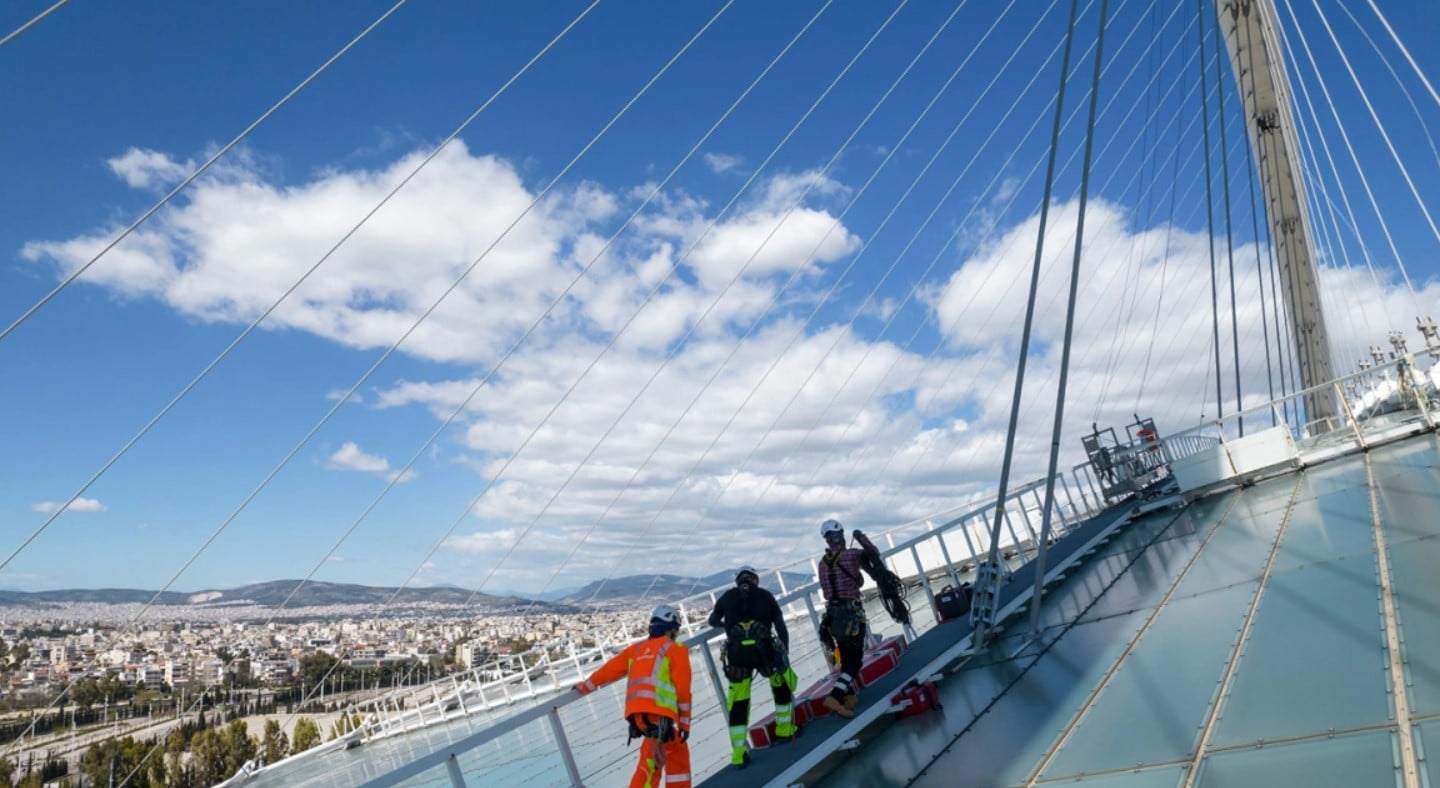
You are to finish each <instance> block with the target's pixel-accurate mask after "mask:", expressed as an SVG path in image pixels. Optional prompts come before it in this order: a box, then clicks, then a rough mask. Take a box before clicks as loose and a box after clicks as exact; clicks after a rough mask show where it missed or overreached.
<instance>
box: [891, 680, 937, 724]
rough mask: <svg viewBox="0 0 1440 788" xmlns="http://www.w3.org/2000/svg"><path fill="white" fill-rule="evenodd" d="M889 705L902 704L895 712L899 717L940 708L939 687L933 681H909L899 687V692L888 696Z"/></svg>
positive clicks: (911, 715)
mask: <svg viewBox="0 0 1440 788" xmlns="http://www.w3.org/2000/svg"><path fill="white" fill-rule="evenodd" d="M890 705H891V706H902V705H903V708H901V709H900V710H899V711H898V712H896V714H897V715H898V716H901V717H913V716H915V715H916V714H923V713H925V712H927V711H929V710H931V709H938V708H940V689H939V688H938V687H936V686H935V682H933V681H927V682H924V683H920V682H918V681H911V682H910V683H908V684H906V685H905V686H903V687H901V688H900V691H899V692H897V693H895V694H894V695H891V696H890Z"/></svg>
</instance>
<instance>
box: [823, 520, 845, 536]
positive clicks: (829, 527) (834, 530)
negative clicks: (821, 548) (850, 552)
mask: <svg viewBox="0 0 1440 788" xmlns="http://www.w3.org/2000/svg"><path fill="white" fill-rule="evenodd" d="M831 534H834V535H835V536H838V537H840V538H841V539H842V540H843V539H844V538H845V526H843V525H841V524H840V521H839V520H826V521H825V522H823V523H821V524H820V535H821V536H823V537H825V538H826V539H827V540H828V539H830V537H831Z"/></svg>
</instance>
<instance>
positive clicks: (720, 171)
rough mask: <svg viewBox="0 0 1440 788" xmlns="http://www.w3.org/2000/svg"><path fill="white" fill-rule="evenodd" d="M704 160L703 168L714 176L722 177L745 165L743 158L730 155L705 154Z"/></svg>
mask: <svg viewBox="0 0 1440 788" xmlns="http://www.w3.org/2000/svg"><path fill="white" fill-rule="evenodd" d="M704 158H705V166H707V167H709V168H710V171H711V172H713V173H715V174H716V175H724V174H725V173H727V172H730V171H731V170H734V169H736V168H738V167H740V166H741V165H743V164H744V163H745V157H744V156H738V155H735V154H730V153H706V154H705V156H704Z"/></svg>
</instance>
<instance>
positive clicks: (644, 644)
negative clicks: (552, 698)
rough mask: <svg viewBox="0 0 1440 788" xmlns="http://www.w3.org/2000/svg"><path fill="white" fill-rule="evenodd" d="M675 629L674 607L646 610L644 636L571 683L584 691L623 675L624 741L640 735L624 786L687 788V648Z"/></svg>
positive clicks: (677, 622)
mask: <svg viewBox="0 0 1440 788" xmlns="http://www.w3.org/2000/svg"><path fill="white" fill-rule="evenodd" d="M679 631H680V613H679V611H677V610H676V609H675V608H674V607H673V606H671V605H660V606H659V607H657V608H655V611H654V612H653V613H651V614H650V636H649V637H648V638H647V639H645V640H642V641H640V642H638V643H632V644H630V645H629V646H628V647H626V648H625V650H624V651H621V652H620V653H619V654H616V655H615V656H614V657H611V658H610V660H609V661H607V662H606V663H605V664H604V665H601V666H600V667H599V668H598V669H597V670H596V671H595V672H594V673H591V674H590V677H589V678H587V679H585V680H584V681H582V682H580V683H579V684H576V685H575V691H576V692H579V693H580V694H581V695H588V694H590V693H591V692H594V691H595V690H596V689H597V688H598V687H602V686H604V685H606V684H609V683H611V682H612V681H618V680H620V679H622V678H623V679H626V686H625V721H626V722H627V723H629V725H630V738H629V739H628V740H627V743H629V742H630V741H634V740H635V739H640V740H641V742H640V763H639V764H638V765H637V766H636V767H635V775H634V776H633V777H631V778H630V788H662V786H663V788H690V745H689V743H688V742H689V741H690V700H691V698H690V652H688V651H686V650H685V646H684V645H682V644H680V643H676V642H675V636H676V635H677V634H678V633H679ZM662 773H663V774H664V775H665V780H664V782H663V783H662V782H661V780H660V776H661V774H662Z"/></svg>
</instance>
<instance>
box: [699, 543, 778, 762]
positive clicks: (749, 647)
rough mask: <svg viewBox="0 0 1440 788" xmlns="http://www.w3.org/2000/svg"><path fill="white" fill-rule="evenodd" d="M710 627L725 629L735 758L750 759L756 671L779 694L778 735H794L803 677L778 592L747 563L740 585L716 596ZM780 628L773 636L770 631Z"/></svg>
mask: <svg viewBox="0 0 1440 788" xmlns="http://www.w3.org/2000/svg"><path fill="white" fill-rule="evenodd" d="M710 626H712V627H724V628H725V635H726V641H725V651H724V653H723V654H722V659H723V660H724V663H725V678H726V679H728V680H729V682H730V692H729V696H728V697H727V698H726V706H727V709H728V711H729V715H730V763H731V764H733V765H734V766H736V767H738V768H741V769H743V768H745V764H747V763H749V762H750V754H749V753H748V752H746V748H745V737H746V734H747V733H748V732H749V728H750V680H751V678H753V676H754V674H755V672H756V671H759V673H760V675H761V676H764V677H765V678H767V679H768V680H769V681H770V692H771V694H773V695H774V696H775V737H776V739H777V740H778V741H784V740H787V739H789V738H790V737H792V736H794V735H795V723H794V718H793V716H792V715H793V712H794V703H795V688H796V686H797V685H798V684H799V677H797V676H796V675H795V671H794V670H792V669H791V667H790V660H789V657H788V656H787V655H788V654H789V652H790V632H789V631H788V630H787V629H785V616H784V614H783V613H782V612H781V611H780V604H779V603H778V602H776V601H775V595H774V594H771V593H770V592H769V591H766V590H765V589H763V588H761V587H760V575H758V574H756V572H755V570H754V569H753V568H751V567H748V566H742V567H740V571H738V572H736V573H735V587H734V588H731V589H729V590H727V591H726V592H725V593H723V594H721V595H720V598H719V599H717V600H715V609H714V610H713V611H711V613H710ZM772 628H773V629H774V630H775V634H774V635H771V634H770V630H771V629H772Z"/></svg>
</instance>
